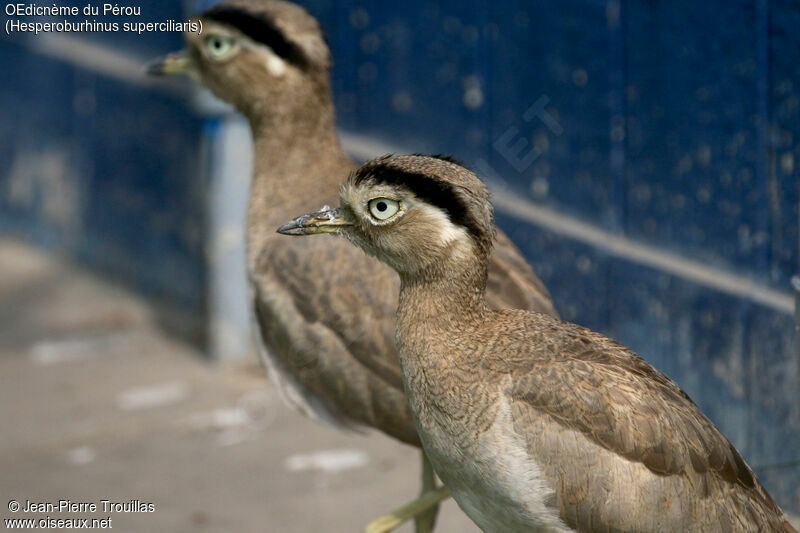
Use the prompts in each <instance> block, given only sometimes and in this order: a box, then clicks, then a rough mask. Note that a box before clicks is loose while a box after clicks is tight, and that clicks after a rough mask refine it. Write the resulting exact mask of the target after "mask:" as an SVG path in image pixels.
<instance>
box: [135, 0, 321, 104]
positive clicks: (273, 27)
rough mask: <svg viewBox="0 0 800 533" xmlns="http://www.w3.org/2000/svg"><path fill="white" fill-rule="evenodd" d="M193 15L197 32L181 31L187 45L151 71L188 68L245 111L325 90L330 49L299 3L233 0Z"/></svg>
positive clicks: (149, 69) (178, 71)
mask: <svg viewBox="0 0 800 533" xmlns="http://www.w3.org/2000/svg"><path fill="white" fill-rule="evenodd" d="M193 19H195V20H199V21H200V22H202V28H203V29H202V32H201V34H200V35H198V34H196V33H185V34H184V38H185V40H186V45H187V46H186V49H185V50H182V51H180V52H175V53H172V54H169V55H167V56H166V57H164V58H161V59H158V60H156V61H153V62H152V63H150V65H149V66H148V67H147V72H148V73H149V74H151V75H156V76H167V75H175V74H182V73H185V74H188V75H189V76H191V77H192V78H193V79H194V80H196V81H198V82H199V83H201V84H202V85H204V86H205V87H207V88H208V89H210V90H211V91H212V92H213V93H214V94H215V95H216V96H217V97H219V98H221V99H222V100H225V101H227V102H229V103H231V104H233V105H234V106H236V107H237V108H238V109H239V110H240V111H242V112H244V113H245V114H248V112H257V111H258V106H264V105H269V106H281V105H286V106H289V105H292V103H293V102H298V101H300V102H302V101H303V96H304V95H313V94H314V93H319V92H320V90H319V89H320V84H321V85H322V87H323V88H325V89H326V90H327V87H328V85H329V81H328V70H329V67H330V51H329V50H328V46H327V44H326V43H325V38H324V36H323V34H322V30H321V29H320V26H319V23H318V22H317V20H316V19H315V18H314V17H312V16H311V15H310V14H309V13H308V12H307V11H306V10H305V9H303V8H302V7H300V6H298V5H296V4H293V3H290V2H284V1H280V0H261V1H241V0H232V1H227V2H222V3H219V4H216V5H214V6H212V7H211V8H209V9H208V10H207V11H205V12H203V13H201V14H200V15H196V16H195V17H193ZM322 92H325V91H322ZM265 103H266V104H265Z"/></svg>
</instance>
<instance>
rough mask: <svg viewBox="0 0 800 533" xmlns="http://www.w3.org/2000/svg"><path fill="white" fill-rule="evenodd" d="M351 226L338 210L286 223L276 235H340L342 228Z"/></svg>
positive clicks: (317, 213) (301, 217)
mask: <svg viewBox="0 0 800 533" xmlns="http://www.w3.org/2000/svg"><path fill="white" fill-rule="evenodd" d="M347 226H352V224H351V223H350V222H349V221H348V220H347V219H346V218H345V217H344V213H343V212H342V210H341V209H340V208H338V207H337V208H335V209H328V210H327V211H318V212H316V213H309V214H307V215H303V216H300V217H297V218H295V219H294V220H292V221H291V222H287V223H286V224H284V225H283V226H281V227H280V228H278V233H282V234H283V235H314V234H315V233H340V232H341V230H342V228H345V227H347Z"/></svg>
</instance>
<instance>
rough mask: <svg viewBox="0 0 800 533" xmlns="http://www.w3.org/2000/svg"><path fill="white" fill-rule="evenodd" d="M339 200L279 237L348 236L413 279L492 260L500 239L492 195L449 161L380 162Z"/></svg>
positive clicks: (363, 170)
mask: <svg viewBox="0 0 800 533" xmlns="http://www.w3.org/2000/svg"><path fill="white" fill-rule="evenodd" d="M339 200H340V204H341V205H340V207H338V208H336V209H326V210H323V211H318V212H316V213H310V214H308V215H303V216H300V217H297V218H295V219H294V220H292V221H291V222H288V223H286V224H284V225H283V226H281V227H280V228H279V229H278V232H279V233H283V234H285V235H310V234H316V233H333V234H338V235H342V236H344V237H346V238H347V239H349V240H350V241H351V242H353V243H354V244H355V245H357V246H359V247H360V248H362V249H363V250H364V251H365V252H367V253H368V254H370V255H374V256H376V257H377V258H378V259H380V260H382V261H383V262H385V263H387V264H388V265H389V266H391V267H392V268H394V269H395V270H396V271H398V272H399V273H400V274H408V275H415V274H417V273H419V272H421V271H423V270H430V269H431V268H437V267H440V266H442V265H444V264H445V263H447V262H448V261H452V260H459V259H460V258H462V257H461V256H463V255H464V254H468V255H470V256H476V255H477V256H478V257H482V258H483V260H484V261H485V260H486V258H487V257H488V255H489V252H490V249H491V245H492V239H493V237H494V225H493V222H492V208H491V204H490V203H489V192H488V190H487V189H486V186H485V185H484V184H483V183H482V182H481V180H479V179H478V178H477V176H475V174H473V173H472V172H470V171H469V170H467V169H466V168H464V167H462V166H461V165H459V164H457V163H455V162H453V161H452V160H449V159H447V158H442V157H439V156H420V155H397V156H395V155H391V156H384V157H380V158H378V159H374V160H372V161H370V162H368V163H366V164H364V165H363V166H362V167H360V168H358V169H357V170H355V171H354V172H353V173H352V174H351V175H350V176H349V178H348V179H347V181H345V182H344V183H343V184H342V186H341V189H340V194H339ZM440 270H441V269H440Z"/></svg>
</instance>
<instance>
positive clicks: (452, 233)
mask: <svg viewBox="0 0 800 533" xmlns="http://www.w3.org/2000/svg"><path fill="white" fill-rule="evenodd" d="M417 207H418V208H419V209H421V210H422V211H424V212H425V216H426V217H428V218H429V219H430V221H431V228H436V229H435V231H438V232H439V242H441V244H442V246H447V245H448V244H450V243H451V242H453V241H460V240H464V239H467V238H468V236H467V231H466V230H465V229H464V228H462V227H461V226H457V225H455V224H453V222H452V221H451V220H450V218H449V217H448V216H447V215H446V214H445V213H443V212H442V211H441V210H440V209H437V208H435V207H431V206H429V205H427V204H423V203H420V204H419V205H418V206H417Z"/></svg>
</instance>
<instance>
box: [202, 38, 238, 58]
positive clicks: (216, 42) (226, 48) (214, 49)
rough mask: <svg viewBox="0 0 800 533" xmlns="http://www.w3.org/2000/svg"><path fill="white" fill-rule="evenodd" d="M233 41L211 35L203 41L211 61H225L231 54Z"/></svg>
mask: <svg viewBox="0 0 800 533" xmlns="http://www.w3.org/2000/svg"><path fill="white" fill-rule="evenodd" d="M233 44H234V43H233V39H231V38H230V37H224V36H222V35H212V36H210V37H208V38H207V39H206V40H205V41H204V45H205V47H206V51H207V52H208V55H209V56H211V59H225V58H226V57H228V56H229V55H230V54H231V52H233Z"/></svg>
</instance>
